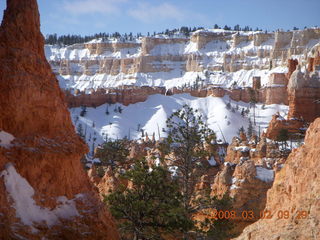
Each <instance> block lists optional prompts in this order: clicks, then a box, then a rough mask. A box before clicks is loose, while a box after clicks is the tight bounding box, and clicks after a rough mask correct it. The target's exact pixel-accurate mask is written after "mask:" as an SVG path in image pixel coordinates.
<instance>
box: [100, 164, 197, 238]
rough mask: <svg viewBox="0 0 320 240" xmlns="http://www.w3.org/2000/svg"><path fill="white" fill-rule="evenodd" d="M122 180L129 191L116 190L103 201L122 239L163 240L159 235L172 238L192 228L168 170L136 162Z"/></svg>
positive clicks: (120, 188)
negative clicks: (128, 184) (130, 186)
mask: <svg viewBox="0 0 320 240" xmlns="http://www.w3.org/2000/svg"><path fill="white" fill-rule="evenodd" d="M122 178H123V179H126V180H129V181H130V182H131V183H132V188H130V189H129V188H126V187H124V186H122V187H119V188H117V189H116V190H115V191H114V192H113V193H111V194H110V195H108V196H107V197H106V198H105V202H106V203H107V204H108V205H109V208H110V211H111V213H112V215H113V216H114V217H115V218H116V219H118V220H119V225H120V228H119V229H121V231H122V232H121V233H122V235H125V236H127V237H129V238H130V239H136V240H138V239H163V236H162V234H168V233H174V234H175V235H176V234H178V233H179V232H180V233H182V232H184V231H187V230H189V229H190V228H191V227H192V221H191V220H189V219H188V217H187V213H186V211H185V209H184V208H183V205H182V204H181V202H182V200H181V199H182V195H181V193H180V191H179V187H178V183H177V181H175V180H173V179H172V178H171V177H170V172H169V171H168V170H166V169H165V168H163V167H161V166H155V165H152V166H148V164H147V163H146V161H145V160H142V161H136V162H135V164H134V167H133V168H132V169H130V170H128V171H127V172H126V173H125V174H124V175H123V176H122Z"/></svg>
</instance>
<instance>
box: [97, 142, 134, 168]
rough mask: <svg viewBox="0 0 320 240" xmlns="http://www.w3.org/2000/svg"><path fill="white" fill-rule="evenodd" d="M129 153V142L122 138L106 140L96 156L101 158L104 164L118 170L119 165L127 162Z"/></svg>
mask: <svg viewBox="0 0 320 240" xmlns="http://www.w3.org/2000/svg"><path fill="white" fill-rule="evenodd" d="M128 155H129V150H128V142H127V141H126V140H122V139H121V140H119V139H118V140H114V141H113V140H108V141H106V142H105V143H104V144H103V145H102V147H101V148H99V149H98V151H97V153H96V157H98V158H99V159H100V161H101V162H102V164H103V165H105V166H111V168H112V170H114V171H117V170H118V167H119V166H120V165H122V164H123V163H125V161H126V159H127V156H128Z"/></svg>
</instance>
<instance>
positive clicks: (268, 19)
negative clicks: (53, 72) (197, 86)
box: [0, 0, 320, 35]
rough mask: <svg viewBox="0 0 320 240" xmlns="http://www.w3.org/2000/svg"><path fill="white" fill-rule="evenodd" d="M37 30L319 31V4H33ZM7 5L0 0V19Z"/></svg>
mask: <svg viewBox="0 0 320 240" xmlns="http://www.w3.org/2000/svg"><path fill="white" fill-rule="evenodd" d="M38 3H39V9H40V16H41V31H42V33H43V34H44V35H47V34H50V33H57V34H58V35H62V34H80V35H90V34H94V33H99V32H107V33H113V32H116V31H117V32H120V33H130V32H132V33H138V32H141V33H142V34H147V32H150V33H153V32H154V31H155V32H160V31H164V30H165V29H167V28H168V29H173V28H180V27H181V26H188V27H194V26H196V27H198V26H202V27H205V28H212V27H213V26H214V24H218V25H219V26H224V25H228V26H231V27H233V26H234V25H236V24H239V25H240V26H243V27H244V26H247V25H248V26H250V27H252V28H253V29H255V28H256V27H258V28H261V29H263V30H276V29H284V30H288V29H292V28H293V27H299V28H304V27H305V26H306V27H313V26H320V13H319V10H320V0H164V1H161V0H38ZM5 5H6V0H0V19H2V15H3V9H4V8H5Z"/></svg>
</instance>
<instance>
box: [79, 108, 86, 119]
mask: <svg viewBox="0 0 320 240" xmlns="http://www.w3.org/2000/svg"><path fill="white" fill-rule="evenodd" d="M86 114H87V107H86V106H82V107H81V112H80V116H81V117H84V116H85V115H86Z"/></svg>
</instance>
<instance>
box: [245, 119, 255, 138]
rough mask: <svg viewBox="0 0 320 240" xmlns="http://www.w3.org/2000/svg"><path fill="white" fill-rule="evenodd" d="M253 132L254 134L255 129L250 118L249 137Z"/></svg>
mask: <svg viewBox="0 0 320 240" xmlns="http://www.w3.org/2000/svg"><path fill="white" fill-rule="evenodd" d="M253 134H254V129H253V126H252V122H251V119H249V125H248V129H247V135H248V137H249V138H251V137H252V135H253Z"/></svg>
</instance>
